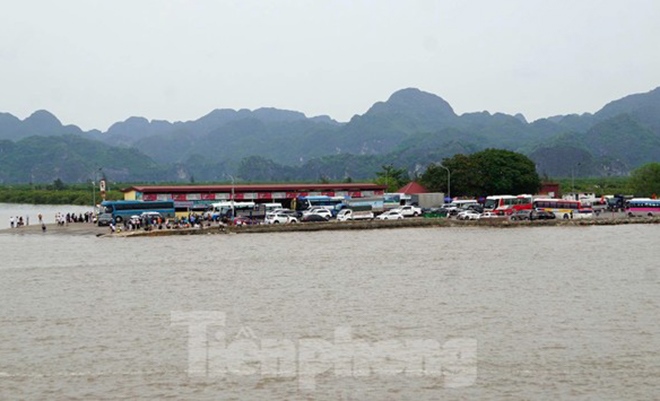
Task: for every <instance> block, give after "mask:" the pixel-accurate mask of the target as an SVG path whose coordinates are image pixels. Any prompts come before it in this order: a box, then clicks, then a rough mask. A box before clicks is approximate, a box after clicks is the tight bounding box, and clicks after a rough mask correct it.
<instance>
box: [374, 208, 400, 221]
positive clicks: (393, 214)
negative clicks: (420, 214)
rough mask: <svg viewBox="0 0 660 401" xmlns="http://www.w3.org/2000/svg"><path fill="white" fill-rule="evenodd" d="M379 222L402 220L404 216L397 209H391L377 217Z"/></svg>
mask: <svg viewBox="0 0 660 401" xmlns="http://www.w3.org/2000/svg"><path fill="white" fill-rule="evenodd" d="M376 218H377V219H378V220H402V219H403V215H402V214H401V213H399V212H398V211H397V210H396V209H391V210H388V211H386V212H384V213H381V214H379V215H378V216H376Z"/></svg>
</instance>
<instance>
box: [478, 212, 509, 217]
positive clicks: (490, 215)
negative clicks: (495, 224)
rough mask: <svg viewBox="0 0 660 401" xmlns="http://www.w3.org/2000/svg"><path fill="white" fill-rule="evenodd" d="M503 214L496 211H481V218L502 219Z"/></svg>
mask: <svg viewBox="0 0 660 401" xmlns="http://www.w3.org/2000/svg"><path fill="white" fill-rule="evenodd" d="M502 217H503V216H500V215H498V214H497V213H495V212H483V213H481V217H480V218H481V219H500V218H502Z"/></svg>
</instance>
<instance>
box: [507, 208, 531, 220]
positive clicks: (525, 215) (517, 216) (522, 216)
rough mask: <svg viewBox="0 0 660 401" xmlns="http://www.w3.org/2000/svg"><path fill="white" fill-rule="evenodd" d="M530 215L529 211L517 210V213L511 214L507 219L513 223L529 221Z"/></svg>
mask: <svg viewBox="0 0 660 401" xmlns="http://www.w3.org/2000/svg"><path fill="white" fill-rule="evenodd" d="M530 213H531V210H518V211H517V212H514V213H513V214H511V217H509V219H510V220H514V221H522V220H529V215H530Z"/></svg>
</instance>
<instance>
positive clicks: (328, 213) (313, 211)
mask: <svg viewBox="0 0 660 401" xmlns="http://www.w3.org/2000/svg"><path fill="white" fill-rule="evenodd" d="M308 214H318V215H319V216H322V217H323V218H325V219H326V220H330V219H331V218H332V212H331V211H329V210H328V209H326V208H324V207H313V208H311V209H307V210H305V211H304V212H303V216H307V215H308Z"/></svg>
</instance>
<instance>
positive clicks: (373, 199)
mask: <svg viewBox="0 0 660 401" xmlns="http://www.w3.org/2000/svg"><path fill="white" fill-rule="evenodd" d="M356 207H357V208H368V209H369V211H371V212H373V213H375V214H379V213H382V212H383V211H385V200H384V197H383V196H369V197H364V198H347V199H344V201H343V202H342V204H341V205H340V206H339V208H340V210H344V209H354V208H356Z"/></svg>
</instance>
